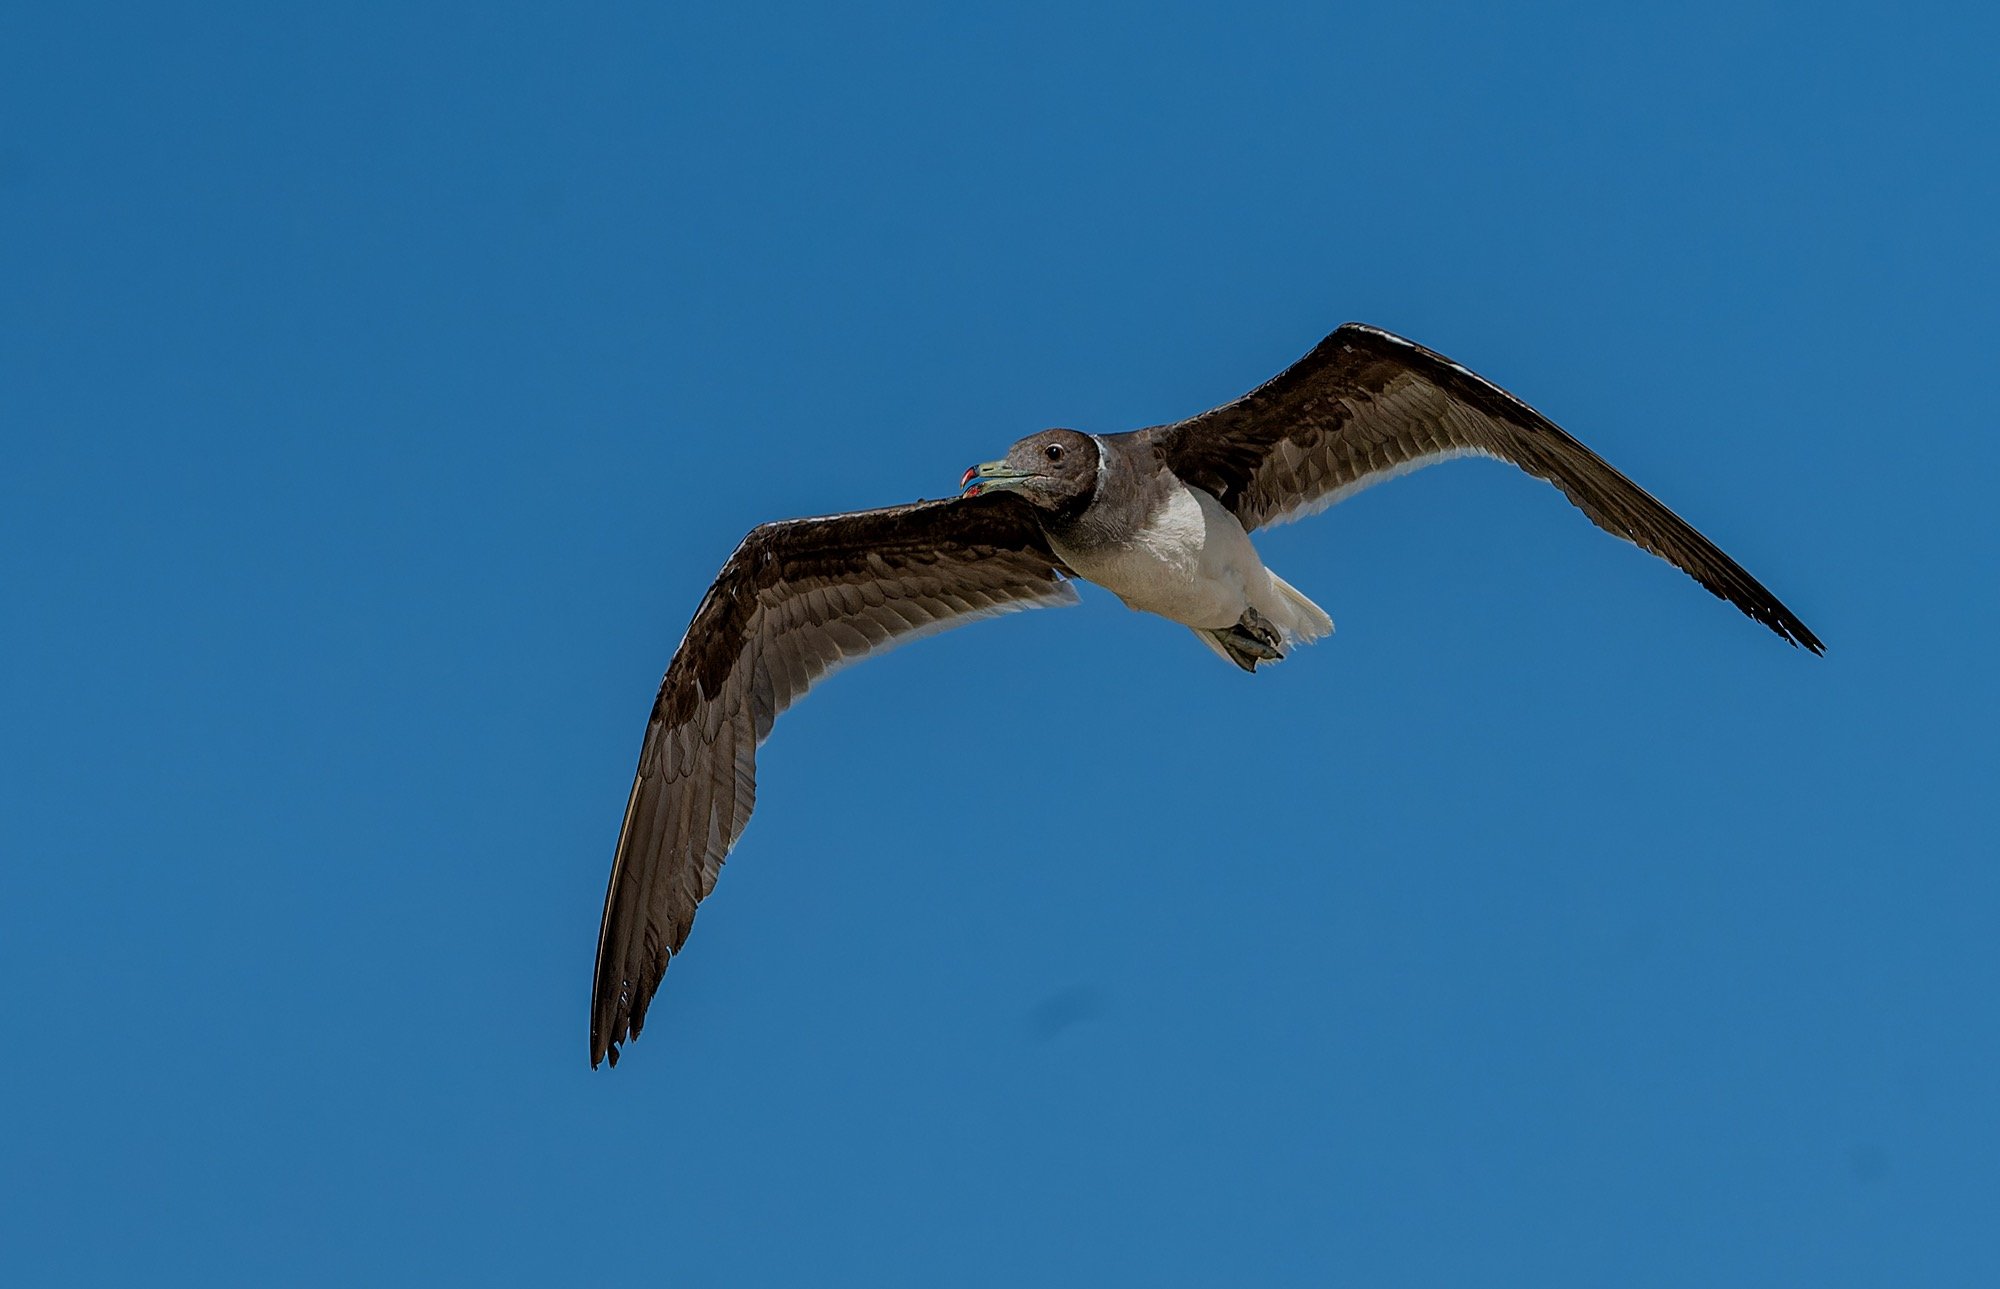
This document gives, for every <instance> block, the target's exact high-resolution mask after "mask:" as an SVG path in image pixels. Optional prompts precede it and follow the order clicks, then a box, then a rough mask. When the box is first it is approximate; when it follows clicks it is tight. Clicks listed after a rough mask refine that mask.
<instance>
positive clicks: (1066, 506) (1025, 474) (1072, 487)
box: [958, 430, 1099, 511]
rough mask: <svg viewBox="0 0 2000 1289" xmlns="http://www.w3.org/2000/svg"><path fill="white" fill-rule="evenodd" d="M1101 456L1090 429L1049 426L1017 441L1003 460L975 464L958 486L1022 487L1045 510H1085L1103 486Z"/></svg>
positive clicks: (971, 489) (976, 489)
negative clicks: (1080, 430)
mask: <svg viewBox="0 0 2000 1289" xmlns="http://www.w3.org/2000/svg"><path fill="white" fill-rule="evenodd" d="M1098 457H1099V448H1098V443H1097V440H1096V439H1095V438H1092V437H1091V436H1090V435H1088V434H1079V433H1077V432H1076V431H1075V430H1043V431H1042V432H1041V433H1040V434H1030V435H1029V436H1028V437H1027V438H1025V439H1022V440H1021V441H1020V442H1019V443H1016V444H1015V445H1014V446H1013V447H1012V448H1010V449H1008V451H1007V455H1006V456H1004V457H1002V458H1000V460H998V461H988V462H985V463H984V464H981V465H976V466H973V467H972V468H971V469H970V470H967V471H966V472H965V474H964V475H963V476H961V477H960V479H959V481H958V486H959V487H960V488H961V489H963V490H964V493H965V495H966V496H968V497H976V496H978V495H980V494H981V493H985V492H1018V493H1020V494H1021V495H1022V496H1023V497H1025V498H1026V499H1027V500H1028V501H1029V502H1030V503H1031V504H1032V505H1034V506H1036V507H1037V508H1039V509H1042V510H1051V511H1070V510H1079V509H1081V508H1082V507H1083V506H1085V505H1088V504H1089V502H1090V499H1091V497H1092V496H1093V495H1094V494H1095V493H1096V491H1097V474H1098Z"/></svg>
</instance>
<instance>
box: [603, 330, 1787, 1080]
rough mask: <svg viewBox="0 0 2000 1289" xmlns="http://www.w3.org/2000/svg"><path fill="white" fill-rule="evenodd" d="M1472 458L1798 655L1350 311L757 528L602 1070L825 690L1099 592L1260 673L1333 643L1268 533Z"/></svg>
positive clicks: (654, 837)
mask: <svg viewBox="0 0 2000 1289" xmlns="http://www.w3.org/2000/svg"><path fill="white" fill-rule="evenodd" d="M1457 456H1487V457H1494V458H1497V459H1499V460H1501V461H1506V462H1510V463H1512V464H1514V465H1516V466H1519V467H1520V468H1521V469H1523V470H1525V471H1527V472H1528V473H1529V474H1531V475H1534V476H1535V477H1537V478H1540V479H1546V480H1547V481H1548V482H1550V483H1552V484H1554V485H1555V486H1556V487H1557V488H1560V489H1561V490H1562V492H1563V494H1564V495H1565V496H1567V497H1568V498H1569V499H1570V501H1572V502H1573V503H1575V505H1576V506H1577V508H1578V509H1580V510H1582V511H1583V513H1584V514H1585V515H1587V516H1588V517H1589V518H1590V520H1591V522H1592V523H1595V524H1596V525H1597V526H1598V527H1599V528H1602V529H1604V530H1605V531H1607V532H1609V533H1612V534H1613V535H1615V536H1618V537H1622V538H1624V539H1625V540H1626V541H1629V542H1632V543H1634V544H1636V545H1638V546H1639V547H1641V548H1643V549H1645V550H1648V551H1651V552H1652V553H1653V554H1655V555H1657V556H1659V557H1660V558H1662V559H1664V560H1667V561H1668V562H1670V563H1672V564H1674V565H1675V566H1677V567H1678V568H1680V569H1681V570H1683V571H1684V572H1686V573H1687V574H1688V575H1689V576H1691V577H1693V578H1694V579H1695V581H1697V582H1699V583H1701V584H1702V585H1703V586H1705V587H1707V588H1708V589H1709V590H1710V591H1712V592H1714V593H1715V594H1716V595H1718V596H1720V597H1721V598H1723V599H1725V600H1728V601H1729V602H1730V603H1731V604H1734V605H1735V606H1736V607H1737V608H1739V609H1741V610H1742V611H1743V612H1744V613H1746V614H1748V615H1749V616H1750V617H1752V618H1754V619H1756V620H1757V621H1758V622H1761V623H1763V624H1764V625H1765V626H1767V627H1769V628H1770V629H1771V630H1772V631H1775V632H1776V633H1777V634H1778V635H1780V636H1781V637H1783V638H1784V639H1785V640H1787V641H1790V642H1791V643H1792V644H1794V645H1804V646H1805V647H1806V648H1808V649H1810V650H1812V651H1813V652H1814V653H1820V652H1822V647H1821V645H1820V642H1819V639H1818V637H1816V636H1814V635H1813V633H1812V632H1811V631H1810V630H1808V629H1807V628H1806V625H1805V623H1803V622H1801V621H1799V619H1798V617H1797V615H1795V614H1794V613H1793V612H1792V611H1791V610H1790V609H1788V608H1786V607H1785V606H1784V605H1783V604H1781V603H1779V602H1778V598H1777V597H1776V596H1774V595H1772V594H1771V593H1770V592H1769V591H1767V590H1765V589H1764V587H1763V585H1762V584H1760V583H1759V582H1758V581H1757V579H1756V578H1754V577H1752V576H1750V574H1749V573H1747V572H1745V571H1744V569H1743V567H1742V566H1741V565H1740V564H1738V563H1737V562H1736V561H1735V560H1733V559H1731V558H1729V556H1727V555H1725V554H1723V553H1722V551H1721V550H1720V549H1718V548H1717V547H1716V546H1715V544H1714V543H1712V542H1710V541H1709V540H1708V539H1707V538H1705V537H1703V536H1702V535H1701V534H1700V533H1698V532H1696V531H1695V530H1694V529H1693V528H1692V527H1690V526H1689V525H1688V524H1687V522H1686V521H1685V520H1683V519H1681V518H1680V517H1679V516H1678V515H1676V514H1674V513H1673V512H1672V511H1671V510H1668V509H1667V508H1666V507H1665V506H1663V505H1661V504H1660V503H1659V502H1658V501H1655V500H1654V499H1653V498H1652V497H1651V496H1650V495H1648V494H1647V493H1646V492H1645V491H1644V490H1642V489H1641V488H1640V487H1639V486H1638V485H1637V484H1634V483H1633V482H1632V481H1631V480H1629V479H1627V478H1626V477H1625V476H1624V475H1622V474H1620V473H1618V471H1616V470H1614V469H1612V468H1611V467H1610V466H1609V465H1607V464H1605V463H1604V461H1603V460H1602V459H1600V458H1599V457H1598V456H1597V455H1596V454H1595V453H1593V452H1591V451H1590V449H1588V448H1586V447H1584V446H1583V445H1582V444H1581V443H1578V442H1577V441H1576V440H1575V439H1573V438H1571V437H1570V436H1569V435H1568V434H1566V433H1564V432H1563V431H1562V430H1561V429H1559V428H1558V427H1557V426H1556V425H1555V424H1554V423H1552V422H1550V421H1549V420H1548V419H1547V418H1545V417H1543V416H1542V415H1541V414H1540V413H1538V412H1536V411H1535V410H1534V409H1533V408H1531V407H1529V406H1528V405H1527V404H1526V403H1523V402H1521V401H1520V400H1519V399H1517V398H1515V397H1514V396H1513V395H1511V394H1509V393H1507V392H1506V391H1505V390H1502V389H1501V388H1500V387H1499V386H1497V385H1494V384H1492V383H1490V382H1488V381H1486V380H1484V379H1482V378H1481V377H1479V376H1476V375H1474V374H1473V373H1472V372H1470V371H1468V370H1467V369H1465V368H1464V367H1461V366H1459V365H1458V364H1457V363H1455V362H1452V361H1451V360H1450V359H1448V358H1445V357H1443V356H1442V355H1440V354H1437V353H1434V352H1432V351H1431V350H1429V349H1426V348H1424V347H1423V346H1422V345H1418V344H1415V343H1413V342H1411V341H1408V340H1405V339H1403V338H1402V337H1400V336H1396V335H1392V334H1390V333H1389V332H1386V331H1382V330H1378V329H1377V328H1374V327H1368V326H1363V325H1361V324H1359V323H1348V324H1347V325H1346V326H1343V327H1341V328H1340V329H1339V330H1338V331H1336V332H1334V333H1333V334H1332V335H1330V336H1328V337H1327V338H1326V339H1325V340H1323V341H1321V342H1320V344H1319V345H1318V346H1317V347H1316V348H1314V349H1313V351H1312V352H1311V353H1309V354H1307V355H1306V356H1305V357H1304V358H1302V359H1300V360H1299V361H1298V362H1296V363H1294V364H1293V365H1292V366H1291V367H1289V368H1287V369H1286V370H1285V371H1284V372H1282V373H1280V374H1279V375H1278V376H1277V377H1275V378H1273V379H1272V380H1270V381H1268V382H1266V383H1265V384H1263V385H1261V386H1259V387H1258V388H1257V389H1255V390H1252V391H1251V392H1250V393H1248V394H1246V395H1244V396H1243V397H1242V398H1239V399H1237V400H1236V401H1235V402H1233V403H1226V404H1224V405H1223V406H1221V407H1218V408H1215V409H1213V410H1211V411H1207V412H1203V413H1201V414H1200V415H1199V416H1194V417H1191V418H1189V419H1188V420H1185V421H1180V422H1177V423H1175V424H1173V425H1160V426H1154V427H1152V428H1150V429H1143V430H1134V431H1131V432H1129V433H1125V434H1105V435H1097V434H1084V433H1079V432H1078V431H1075V430H1066V429H1057V430H1044V431H1042V432H1041V433H1039V434H1035V435H1031V436H1030V437H1028V438H1025V439H1022V440H1021V441H1020V442H1018V443H1016V444H1014V446H1013V448H1012V449H1011V450H1010V451H1009V452H1008V453H1007V455H1006V456H1005V457H1003V458H1001V459H1000V460H998V461H989V462H987V463H986V464H984V465H978V466H974V467H973V468H972V469H970V470H967V471H966V472H965V475H964V477H963V478H962V479H961V480H960V487H961V492H960V494H959V495H958V496H956V497H953V498H950V499H948V500H943V501H921V502H916V503H914V504H911V505H905V506H891V507H888V508H886V509H882V510H864V511H858V512H855V513H853V514H845V515H827V516H823V517H820V518H816V519H790V520H783V521H780V522H777V523H771V524H763V525H760V526H759V527H757V528H755V529H752V530H751V532H750V534H749V536H747V537H745V538H744V539H743V542H742V544H741V545H740V546H738V547H737V548H736V551H735V553H734V554H732V555H731V556H730V557H729V560H728V562H727V563H726V564H724V565H723V567H722V572H721V574H720V575H719V576H718V577H717V578H716V579H715V584H714V585H713V586H711V587H710V588H709V590H708V594H707V596H705V597H704V598H703V600H702V602H701V607H700V608H699V609H698V610H696V612H695V615H694V621H693V623H692V624H691V625H690V626H689V627H688V631H687V635H686V636H685V637H684V638H683V639H682V641H681V644H680V647H679V648H678V649H677V650H675V652H674V656H673V660H672V662H670V663H669V664H668V666H667V672H666V677H665V679H664V680H663V681H662V682H661V684H660V691H659V696H658V697H657V698H656V699H655V700H654V702H653V712H652V717H651V719H650V720H649V721H648V722H647V724H646V737H645V742H644V744H643V745H642V747H641V749H640V752H639V769H638V774H637V776H636V777H635V778H634V779H633V781H632V794H631V797H630V799H629V800H628V802H627V803H626V807H625V821H624V824H623V826H622V827H621V828H620V829H619V833H618V849H617V853H616V856H615V858H614V859H613V861H612V865H611V881H610V888H609V890H607V891H606V893H605V897H604V921H603V923H602V924H601V926H600V929H599V932H598V942H597V972H596V982H595V987H594V990H593V993H592V998H591V1006H590V1063H591V1065H593V1066H595V1065H597V1064H598V1063H599V1062H600V1061H602V1060H603V1059H604V1058H605V1057H607V1056H608V1057H609V1058H610V1059H611V1063H612V1064H613V1065H616V1064H617V1063H618V1049H619V1045H620V1044H621V1043H623V1042H625V1041H627V1040H628V1039H632V1038H636V1037H638V1035H639V1030H640V1027H641V1026H642V1025H643V1024H644V1023H645V1019H646V1007H647V1005H648V1004H649V1003H650V1002H651V1001H652V998H653V994H654V991H655V990H656V989H658V988H659V984H660V980H661V978H662V977H663V976H664V974H665V973H666V969H667V961H668V959H669V958H670V957H672V956H673V955H674V954H676V953H679V952H680V950H681V946H682V945H683V944H684V943H685V942H686V940H687V936H688V930H689V928H690V927H691V926H692V925H693V923H694V913H695V907H696V906H697V905H698V904H700V902H701V901H702V900H703V899H704V898H706V897H707V895H708V893H709V892H710V891H711V890H713V889H714V887H715V879H716V876H717V875H718V874H719V873H720V872H721V870H722V861H723V859H724V857H725V856H727V855H728V854H729V851H730V848H731V847H732V846H734V845H735V844H736V839H737V837H738V836H740V835H741V834H742V832H743V827H744V825H745V824H746V823H747V822H748V821H749V818H750V809H751V806H752V804H753V803H754V801H755V799H756V791H757V784H756V770H757V747H758V745H759V744H761V743H762V742H763V741H764V739H765V737H766V736H768V735H769V734H770V732H771V724H772V722H773V721H775V720H776V719H777V717H778V713H780V712H782V711H784V710H785V709H786V708H787V707H789V706H790V705H791V704H792V703H793V702H795V701H797V700H798V698H799V697H800V696H801V695H803V694H804V693H805V692H806V690H807V689H809V688H810V687H811V686H812V684H813V682H815V681H816V680H818V679H819V678H820V677H821V676H824V675H825V674H826V673H827V672H829V671H831V670H832V669H834V668H835V667H838V666H840V665H842V664H844V663H848V662H852V661H854V660H856V659H859V658H863V657H866V656H867V655H869V654H871V653H875V652H877V651H878V650H882V649H885V648H888V647H890V646H892V645H896V644H900V643H902V642H903V641H905V640H909V639H913V638H915V637H917V636H921V635H926V634H929V633H931V632H935V631H942V630H945V629H946V628H949V627H955V626H958V625H960V624H962V623H966V622H970V621H973V620H974V619H976V618H984V617H991V616H993V615H995V614H1000V613H1009V612H1013V611H1014V610H1017V609H1030V608H1041V607H1044V606H1050V605H1058V604H1073V603H1075V602H1076V600H1077V595H1076V591H1075V589H1074V588H1073V587H1072V586H1071V582H1072V580H1073V579H1076V578H1083V579H1085V580H1088V581H1091V582H1095V583H1097V584H1098V585H1099V586H1102V587H1104V588H1106V589H1107V590H1109V591H1111V592H1112V593H1113V594H1114V595H1116V596H1117V597H1118V598H1119V599H1121V600H1123V601H1124V602H1125V603H1126V604H1127V605H1129V606H1130V607H1132V608H1134V609H1141V610H1144V611H1146V612H1149V613H1155V614H1158V615H1159V616H1160V617H1163V618H1166V619H1167V620H1169V621H1171V622H1178V623H1180V624H1181V625H1183V626H1185V627H1187V628H1189V629H1190V630H1191V631H1193V632H1194V634H1195V635H1196V636H1197V637H1198V638H1199V639H1200V640H1201V642H1202V643H1203V644H1204V645H1206V646H1208V647H1209V648H1210V649H1213V650H1214V651H1215V652H1216V653H1217V654H1220V655H1221V656H1222V657H1224V658H1226V659H1228V660H1229V661H1230V662H1232V663H1235V664H1236V665H1237V666H1238V667H1241V668H1242V669H1243V670H1245V671H1250V672H1254V671H1255V670H1256V669H1257V667H1258V666H1259V665H1262V664H1266V663H1273V662H1276V661H1278V660H1279V659H1281V658H1283V657H1284V656H1285V654H1286V652H1287V651H1288V650H1289V649H1290V648H1291V647H1292V646H1293V645H1295V644H1300V643H1306V642H1310V641H1313V640H1317V639H1319V638H1320V637H1322V636H1324V635H1326V634H1327V633H1328V632H1330V631H1332V630H1333V622H1332V620H1331V619H1330V618H1328V617H1327V615H1326V612H1325V610H1323V609H1321V608H1320V607H1319V606H1318V605H1316V604H1314V603H1313V602H1312V601H1311V600H1310V599H1308V598H1307V597H1306V596H1305V595H1304V594H1303V593H1301V592H1300V591H1298V590H1297V589H1295V588H1294V587H1293V586H1292V585H1291V584H1290V583H1288V582H1286V581H1285V580H1284V579H1283V578H1281V577H1279V576H1278V575H1277V574H1276V573H1274V572H1272V571H1271V570H1270V569H1268V568H1266V567H1265V566H1264V563H1263V561H1262V560H1261V559H1259V558H1258V555H1257V550H1256V548H1255V547H1254V546H1253V545H1252V544H1251V542H1250V536H1249V534H1250V533H1251V532H1252V531H1253V530H1255V529H1257V528H1260V527H1263V526H1264V525H1267V524H1276V523H1283V522H1285V521H1286V520H1290V519H1296V518H1298V517H1300V516H1302V515H1309V514H1312V513H1314V512H1316V511H1319V510H1322V509H1324V508H1326V507H1327V506H1330V505H1332V504H1333V503H1334V502H1336V501H1339V500H1341V499H1342V498H1344V497H1347V496H1350V495H1352V494H1353V493H1355V492H1357V491H1359V490H1360V489H1362V488H1365V487H1368V486H1369V485H1371V484H1375V483H1380V482H1381V481H1383V480H1385V479H1390V478H1393V477H1395V476H1396V475H1399V474H1404V473H1407V472H1408V471H1411V470H1414V469H1418V468H1420V467H1422V466H1427V465H1431V464H1433V463H1435V462H1438V461H1442V460H1445V459H1447V458H1450V457H1457Z"/></svg>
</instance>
